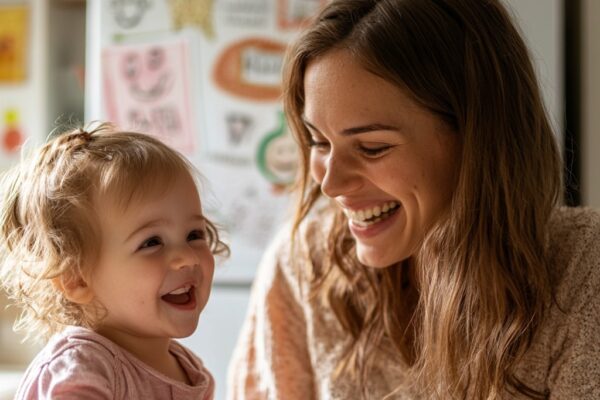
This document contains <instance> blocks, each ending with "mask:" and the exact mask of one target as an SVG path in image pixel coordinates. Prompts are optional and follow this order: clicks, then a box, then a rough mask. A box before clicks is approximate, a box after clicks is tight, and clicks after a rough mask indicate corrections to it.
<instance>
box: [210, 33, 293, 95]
mask: <svg viewBox="0 0 600 400" xmlns="http://www.w3.org/2000/svg"><path fill="white" fill-rule="evenodd" d="M285 48H286V45H285V44H283V43H279V42H275V41H273V40H270V39H264V38H249V39H244V40H241V41H238V42H234V43H233V44H232V45H230V46H229V47H227V48H226V49H225V50H224V51H223V52H222V53H221V54H220V55H219V57H218V58H217V61H216V62H215V64H214V69H213V79H214V81H215V83H216V85H217V86H218V87H220V88H221V89H223V90H224V91H226V92H228V93H231V94H233V95H236V96H240V97H243V98H246V99H250V100H259V101H276V100H279V97H280V96H281V66H282V64H283V55H284V53H285Z"/></svg>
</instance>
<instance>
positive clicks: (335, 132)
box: [303, 50, 460, 267]
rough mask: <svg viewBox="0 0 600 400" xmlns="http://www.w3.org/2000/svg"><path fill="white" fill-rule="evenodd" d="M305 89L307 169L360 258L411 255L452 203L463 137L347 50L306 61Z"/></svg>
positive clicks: (380, 260)
mask: <svg viewBox="0 0 600 400" xmlns="http://www.w3.org/2000/svg"><path fill="white" fill-rule="evenodd" d="M304 92H305V107H304V115H303V118H304V121H305V125H306V127H307V129H308V131H309V132H310V135H311V142H312V144H311V148H310V171H311V174H312V177H313V178H314V179H315V180H316V181H317V182H318V183H320V184H321V190H322V191H323V193H324V194H325V195H326V196H327V197H329V198H331V199H333V200H334V201H335V203H336V204H337V205H338V206H339V207H341V208H342V210H343V211H344V213H345V214H346V215H347V217H348V224H349V227H350V231H351V232H352V235H353V236H354V238H355V239H356V244H357V253H358V258H359V260H360V261H361V262H362V263H363V264H365V265H368V266H372V267H387V266H390V265H392V264H394V263H396V262H399V261H402V260H405V259H407V258H410V257H411V256H412V255H414V254H415V252H416V251H417V250H418V249H419V247H420V245H421V243H422V241H423V238H424V236H425V234H426V233H427V231H428V229H429V228H430V227H431V226H432V224H433V223H434V222H435V221H436V219H437V218H438V217H439V216H440V214H441V213H442V212H443V211H444V210H445V209H446V208H447V207H448V206H449V204H450V201H451V198H452V193H453V190H454V187H455V182H456V179H455V177H456V174H457V169H458V164H459V154H460V143H459V137H458V135H457V134H456V133H455V132H453V131H452V130H451V129H450V128H449V127H448V126H447V125H446V124H445V123H444V122H443V121H442V120H441V119H440V118H438V117H437V116H436V115H434V114H432V113H431V112H429V111H428V110H426V109H424V108H423V107H421V106H420V105H418V104H417V103H416V102H415V101H414V100H412V99H411V98H410V97H409V96H408V95H407V94H406V93H405V92H404V91H403V90H401V89H400V88H398V87H397V86H395V85H393V84H391V83H389V82H388V81H386V80H384V79H382V78H380V77H378V76H376V75H374V74H372V73H370V72H369V71H367V70H366V69H364V68H363V67H362V66H361V65H360V64H359V63H358V62H357V61H356V60H355V59H353V57H352V56H351V55H350V53H348V52H347V51H345V50H334V51H331V52H329V53H326V54H325V55H324V56H322V57H320V58H318V59H316V60H314V61H312V62H311V63H310V64H309V65H308V68H307V70H306V74H305V77H304Z"/></svg>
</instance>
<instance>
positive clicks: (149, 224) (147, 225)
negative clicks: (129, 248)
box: [125, 218, 165, 242]
mask: <svg viewBox="0 0 600 400" xmlns="http://www.w3.org/2000/svg"><path fill="white" fill-rule="evenodd" d="M164 222H165V219H164V218H157V219H153V220H150V221H148V222H146V223H145V224H143V225H142V226H140V227H138V228H136V229H135V230H134V231H133V232H131V233H130V234H129V235H128V236H127V238H126V239H125V241H126V242H128V241H129V239H131V238H132V237H133V236H135V235H136V234H137V233H138V232H140V231H143V230H144V229H148V228H151V227H153V226H157V225H160V224H163V223H164Z"/></svg>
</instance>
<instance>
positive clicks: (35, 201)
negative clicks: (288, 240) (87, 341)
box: [0, 123, 229, 339]
mask: <svg viewBox="0 0 600 400" xmlns="http://www.w3.org/2000/svg"><path fill="white" fill-rule="evenodd" d="M177 174H188V175H189V176H190V177H191V178H192V179H194V180H195V181H197V178H198V177H199V174H198V172H197V171H196V170H195V168H194V167H193V166H192V165H191V164H190V163H189V161H187V159H186V158H185V157H184V156H182V155H181V154H180V153H178V152H177V151H175V150H173V149H172V148H170V147H168V146H167V145H165V144H164V143H162V142H161V141H160V140H158V139H156V138H153V137H152V136H149V135H145V134H141V133H135V132H124V131H119V130H117V129H116V128H115V127H114V126H112V125H111V124H108V123H97V124H95V125H91V126H90V127H88V128H86V129H83V128H78V129H74V130H71V131H68V132H65V133H62V134H58V135H55V136H53V137H52V138H50V139H49V140H48V142H47V143H46V144H44V145H43V146H42V147H41V148H39V149H37V150H35V151H34V152H33V153H32V154H31V155H30V156H29V157H25V158H24V159H23V161H22V162H21V163H20V164H18V165H17V166H15V167H13V168H12V169H11V170H9V171H8V172H6V173H5V174H4V175H3V176H2V193H1V195H2V205H1V208H0V211H1V214H0V218H1V224H2V225H1V229H0V283H1V285H2V288H4V289H5V290H6V292H7V294H8V295H9V297H10V298H11V300H13V301H14V302H15V303H16V305H17V306H20V307H21V309H22V312H21V316H20V318H19V319H18V321H17V323H16V326H15V327H16V328H17V329H19V330H23V331H25V332H26V333H27V337H32V338H34V339H47V338H49V336H51V335H52V334H53V333H56V332H58V331H60V330H61V329H62V328H63V327H64V326H66V325H78V326H85V327H93V326H94V324H96V323H98V322H99V321H100V319H101V318H102V316H103V314H104V311H103V310H102V309H101V307H97V306H96V307H93V306H92V307H90V306H86V307H83V306H81V305H78V304H75V303H73V302H71V301H69V300H67V299H66V298H65V297H64V296H63V293H62V291H61V290H59V289H58V287H60V286H58V285H59V284H58V282H68V281H69V280H71V279H79V278H84V279H85V278H89V276H90V272H91V268H93V267H92V266H93V264H94V261H95V260H96V257H97V256H98V253H97V252H98V247H99V246H98V243H99V232H97V226H98V221H97V219H96V218H97V217H96V214H95V212H94V199H95V198H96V197H97V196H101V195H103V194H108V195H109V196H111V198H112V199H115V200H116V204H117V205H118V206H120V207H123V210H125V209H126V208H127V206H128V205H129V204H130V202H131V201H133V200H137V199H139V198H140V197H142V196H144V195H145V194H148V193H153V192H151V191H153V190H154V191H156V190H167V189H165V188H168V184H169V182H171V181H172V178H173V176H177ZM206 224H207V231H208V240H209V245H210V248H211V251H212V252H213V254H215V255H223V256H226V255H228V254H229V248H228V247H227V245H226V244H225V243H224V242H222V241H221V239H220V238H219V234H218V231H217V228H216V227H215V225H214V224H213V223H211V222H210V221H208V220H206Z"/></svg>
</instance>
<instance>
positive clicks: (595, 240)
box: [548, 207, 600, 308]
mask: <svg viewBox="0 0 600 400" xmlns="http://www.w3.org/2000/svg"><path fill="white" fill-rule="evenodd" d="M548 245H549V246H548V255H549V260H550V266H549V267H550V268H549V269H550V271H549V272H550V275H551V279H552V281H553V283H554V286H555V287H554V289H555V295H556V299H557V300H558V301H559V303H560V304H561V305H562V306H565V307H567V308H571V307H578V306H582V305H583V304H585V302H586V301H587V300H588V299H589V298H590V296H592V295H593V294H594V293H595V292H596V290H595V288H597V287H598V286H599V285H600V213H599V212H598V211H597V210H593V209H590V208H584V207H560V208H558V209H556V210H555V212H554V214H553V215H552V218H551V220H550V226H549V241H548Z"/></svg>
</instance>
